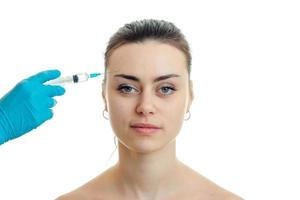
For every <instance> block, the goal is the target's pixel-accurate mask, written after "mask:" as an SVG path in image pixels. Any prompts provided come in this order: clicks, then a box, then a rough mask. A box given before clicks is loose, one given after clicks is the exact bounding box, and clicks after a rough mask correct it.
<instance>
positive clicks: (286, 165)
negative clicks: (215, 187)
mask: <svg viewBox="0 0 300 200" xmlns="http://www.w3.org/2000/svg"><path fill="white" fill-rule="evenodd" d="M297 3H298V2H297V1H288V0H285V1H283V0H282V1H276V0H273V1H266V0H252V1H241V0H235V1H233V0H228V1H215V0H210V1H198V2H197V3H196V1H194V2H190V1H180V2H176V1H154V0H152V1H111V0H110V1H89V0H85V1H74V0H73V1H66V0H52V1H41V0H36V1H33V0H27V1H21V0H19V1H16V0H10V1H8V0H7V1H3V0H1V2H0V80H1V81H0V96H2V95H4V94H5V93H6V92H7V91H8V90H10V89H11V88H12V87H13V86H14V85H15V84H16V83H17V82H19V81H20V80H22V79H23V78H26V77H27V76H30V75H32V74H35V73H37V72H39V71H42V70H46V69H54V68H57V69H59V70H61V72H62V74H63V75H71V74H74V73H79V72H89V73H92V72H97V71H100V72H103V71H104V68H103V63H104V59H103V58H104V56H103V54H104V51H105V47H106V44H107V42H108V40H109V37H110V36H111V35H112V34H113V33H114V32H116V31H117V29H118V28H119V27H121V26H123V25H124V24H125V23H128V22H131V21H133V20H140V19H144V18H155V19H164V20H167V21H171V22H173V23H174V24H175V25H176V26H178V27H179V28H180V29H181V30H182V31H183V33H184V34H185V35H186V38H187V40H188V41H189V43H190V46H191V50H192V56H193V63H192V79H193V80H194V91H195V100H194V102H193V105H192V107H191V114H192V116H191V119H190V120H189V121H187V122H184V126H183V128H182V131H181V133H180V135H179V136H178V139H177V142H178V150H177V153H178V157H179V159H181V160H182V161H183V162H185V163H186V164H188V165H190V166H191V167H192V168H194V169H195V170H197V171H198V172H199V173H201V174H202V175H204V176H206V177H208V178H209V179H210V180H212V181H214V182H216V183H217V184H219V185H220V186H222V187H224V188H226V189H228V190H230V191H232V192H234V193H236V194H238V195H240V196H242V197H244V198H245V199H253V200H254V199H255V200H260V199H264V200H265V199H272V200H275V199H281V200H282V199H289V200H291V199H300V194H299V185H300V172H299V169H300V164H299V152H300V145H299V137H298V134H299V133H300V123H299V121H300V114H299V113H300V106H299V102H300V93H299V87H300V79H299V76H300V69H299V67H300V61H299V60H300V58H299V57H300V40H299V35H300V30H299V27H300V14H299V13H300V12H299V10H300V7H299V5H298V4H297ZM101 81H102V78H100V79H96V80H91V81H89V82H86V83H83V84H80V85H69V86H66V94H65V95H64V96H63V97H57V98H56V99H57V101H58V104H57V105H56V106H55V108H54V114H55V115H54V118H53V119H52V120H50V121H47V122H46V123H44V124H43V125H42V126H40V127H39V128H38V129H36V130H34V131H31V132H30V133H28V134H26V135H24V136H23V137H21V138H18V139H16V140H13V141H10V142H8V143H6V144H4V145H2V146H0V199H4V200H19V199H31V200H40V199H54V198H56V197H57V196H59V195H61V194H63V193H66V192H68V191H70V190H73V189H75V188H76V187H78V186H80V185H82V184H84V183H86V182H87V181H88V180H90V179H92V178H93V177H95V176H96V175H98V174H100V173H101V172H102V171H103V170H105V169H106V168H107V167H109V166H110V165H112V164H114V163H115V161H116V159H117V153H115V154H114V155H113V157H112V159H111V160H109V156H110V154H111V153H112V152H113V150H114V143H113V133H112V131H111V129H110V124H109V121H106V120H104V119H103V118H102V110H103V102H102V98H101V87H100V83H101ZM108 160H109V161H108Z"/></svg>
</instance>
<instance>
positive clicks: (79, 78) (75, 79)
mask: <svg viewBox="0 0 300 200" xmlns="http://www.w3.org/2000/svg"><path fill="white" fill-rule="evenodd" d="M100 75H101V73H92V74H88V73H79V74H74V75H73V76H65V77H60V78H57V79H54V80H51V81H47V82H46V83H45V84H46V85H64V84H66V83H80V82H84V81H87V80H89V79H90V78H95V77H97V76H100Z"/></svg>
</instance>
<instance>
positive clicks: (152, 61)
mask: <svg viewBox="0 0 300 200" xmlns="http://www.w3.org/2000/svg"><path fill="white" fill-rule="evenodd" d="M108 71H118V72H121V73H122V72H126V73H131V74H135V75H144V74H157V75H160V74H169V73H177V74H181V75H184V74H186V75H187V67H186V58H185V55H184V53H183V52H182V51H180V50H179V49H177V48H176V47H173V46H172V45H169V44H165V43H161V42H158V41H152V40H150V41H146V42H142V43H129V44H125V45H122V46H120V47H118V48H117V49H115V50H114V51H113V52H112V54H111V56H110V59H109V64H108Z"/></svg>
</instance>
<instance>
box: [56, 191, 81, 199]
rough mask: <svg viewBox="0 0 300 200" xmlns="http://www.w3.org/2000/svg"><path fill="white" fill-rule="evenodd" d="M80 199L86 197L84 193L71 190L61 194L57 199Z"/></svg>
mask: <svg viewBox="0 0 300 200" xmlns="http://www.w3.org/2000/svg"><path fill="white" fill-rule="evenodd" d="M80 199H86V198H85V197H84V196H83V195H81V194H78V193H74V192H70V193H67V194H64V195H61V196H60V197H58V198H56V199H55V200H80Z"/></svg>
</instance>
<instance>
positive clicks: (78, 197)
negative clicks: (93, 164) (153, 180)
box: [56, 170, 112, 200]
mask: <svg viewBox="0 0 300 200" xmlns="http://www.w3.org/2000/svg"><path fill="white" fill-rule="evenodd" d="M109 172H110V170H107V171H105V172H104V173H102V174H100V175H99V176H97V177H95V178H94V179H92V180H90V181H89V182H87V183H85V184H84V185H82V186H80V187H78V188H77V189H75V190H73V191H71V192H69V193H66V194H63V195H61V196H60V197H58V198H57V199H56V200H90V199H95V200H104V199H109V198H107V197H109V195H108V194H109V193H108V192H109V191H110V188H109V187H108V184H109V183H110V180H109V176H110V173H109ZM110 199H112V198H110Z"/></svg>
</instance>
